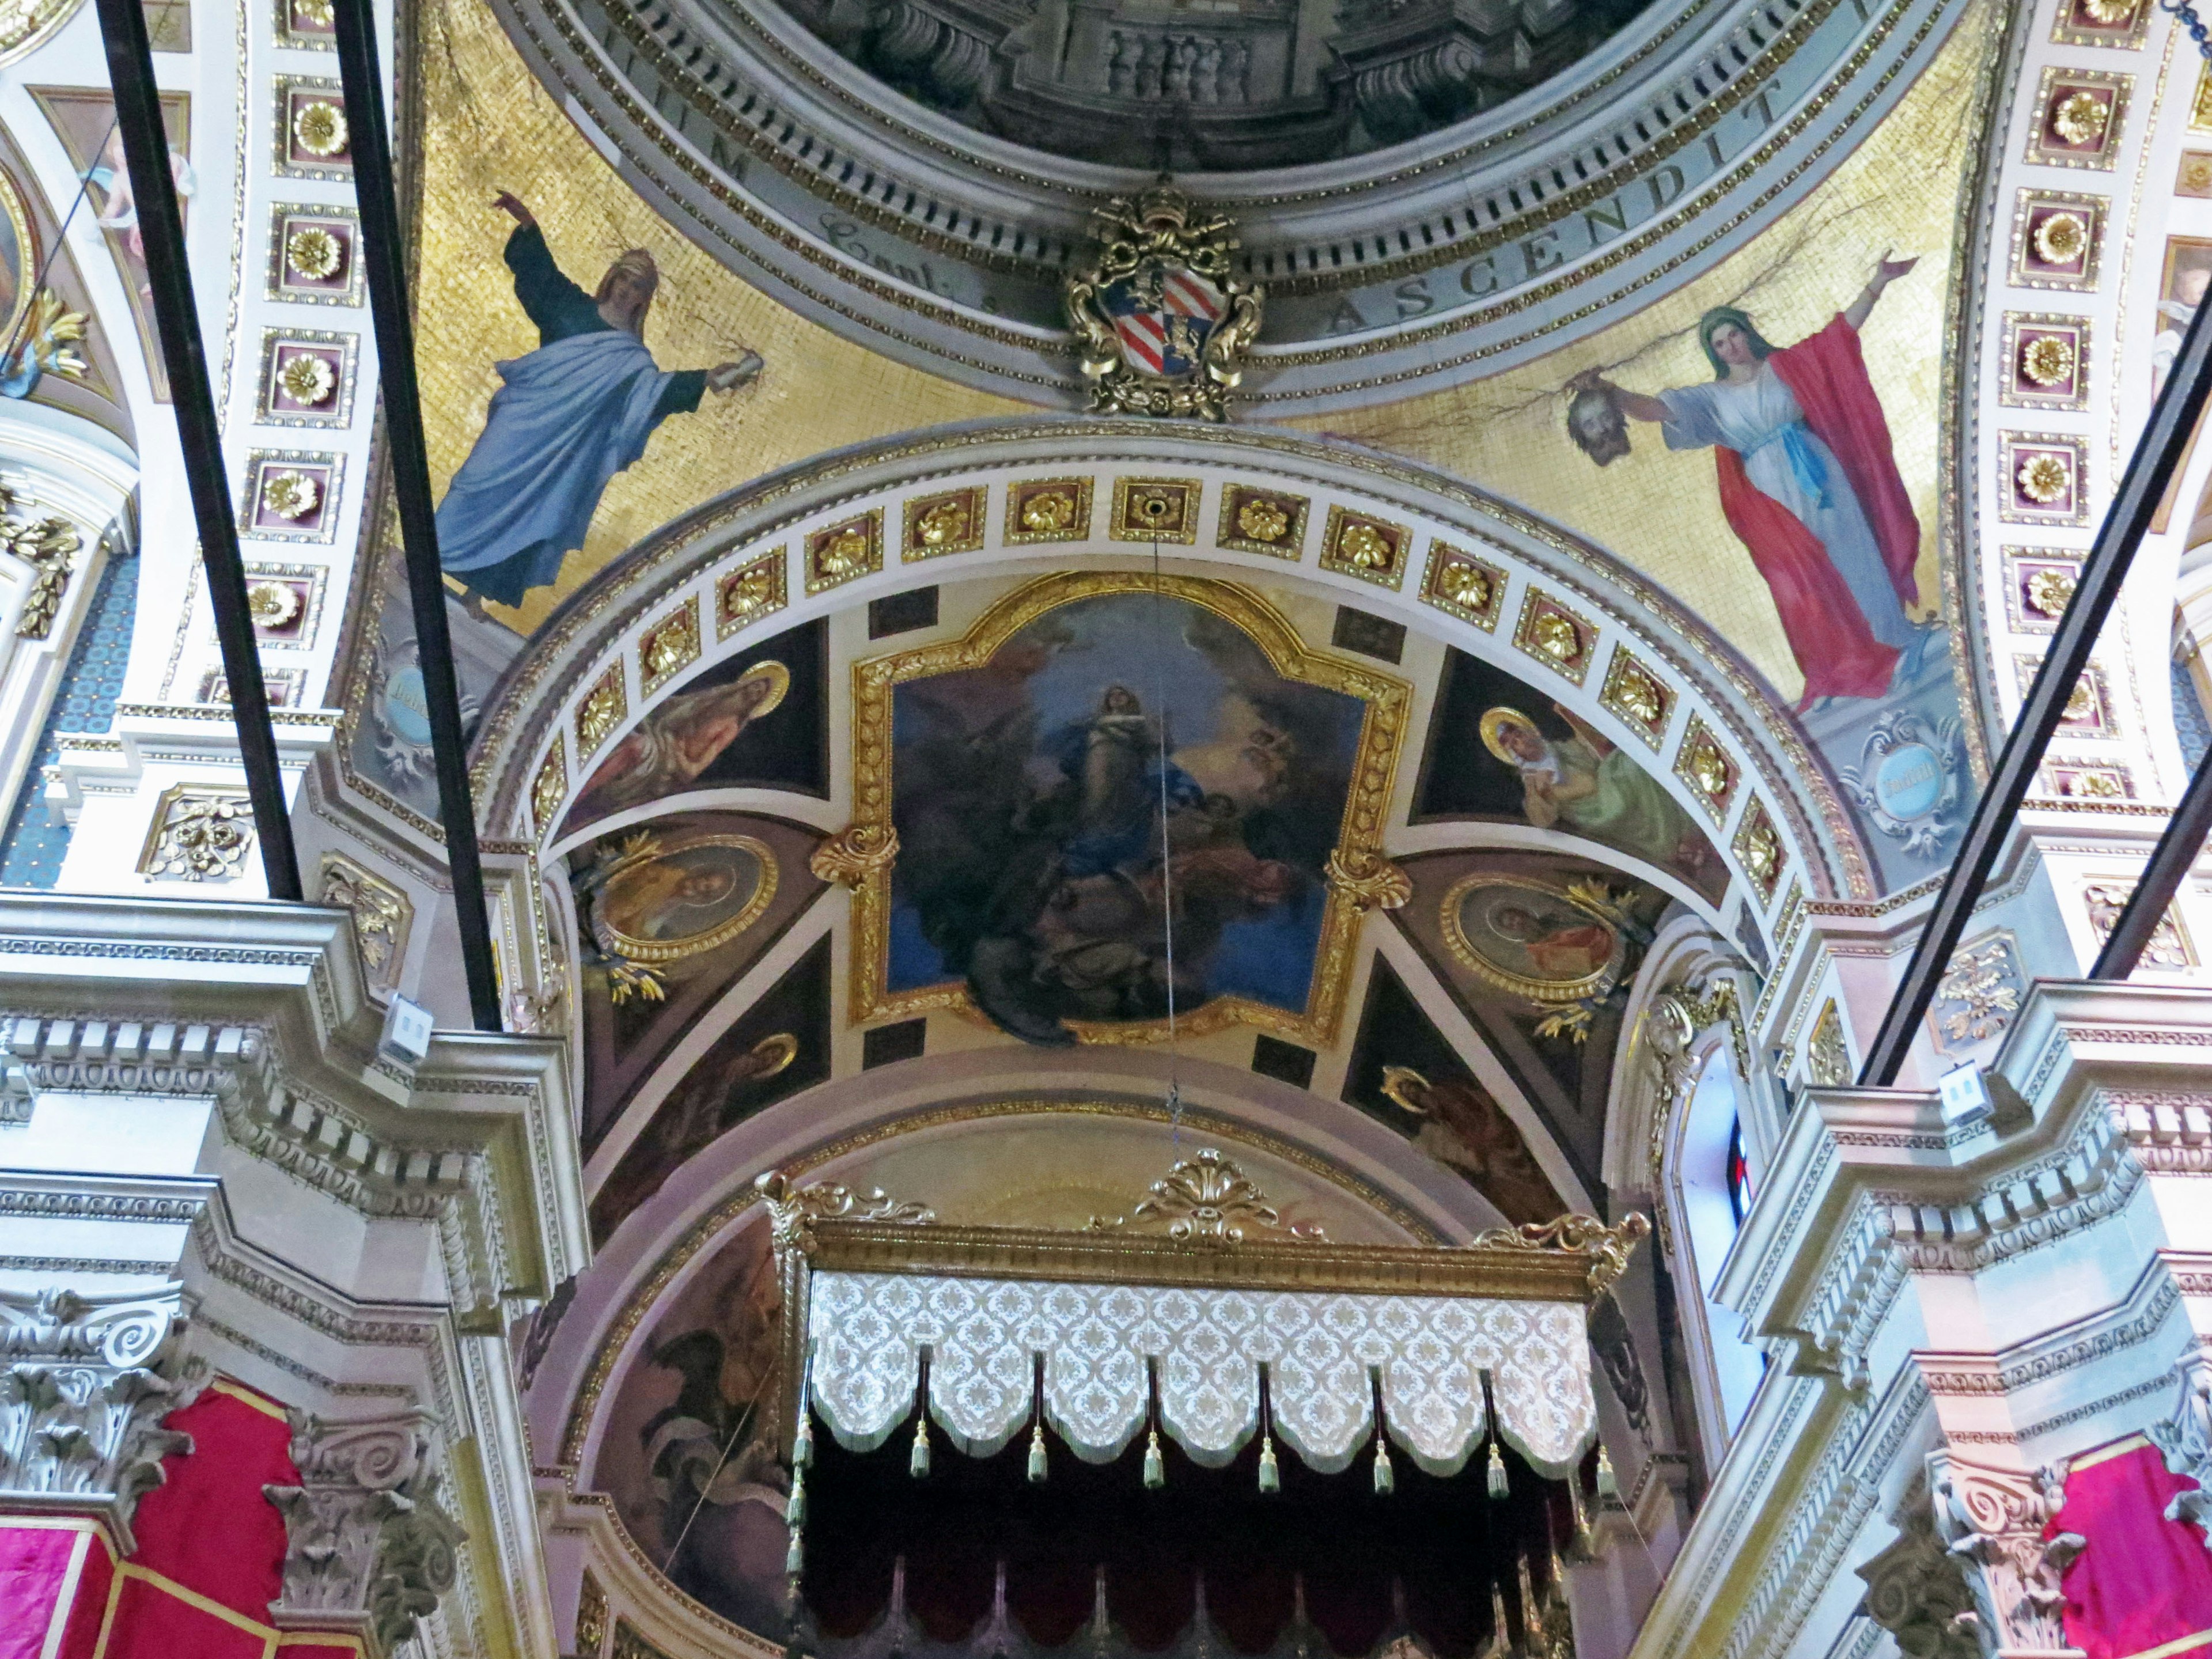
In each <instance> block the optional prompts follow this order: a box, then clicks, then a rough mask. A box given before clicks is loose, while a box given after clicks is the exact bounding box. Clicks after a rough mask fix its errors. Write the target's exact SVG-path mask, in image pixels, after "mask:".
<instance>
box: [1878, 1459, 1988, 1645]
mask: <svg viewBox="0 0 2212 1659" xmlns="http://www.w3.org/2000/svg"><path fill="white" fill-rule="evenodd" d="M1895 1523H1896V1526H1897V1529H1898V1536H1897V1540H1896V1541H1895V1542H1894V1543H1893V1544H1891V1545H1890V1547H1888V1548H1887V1549H1886V1550H1884V1551H1882V1552H1881V1554H1879V1555H1877V1556H1875V1558H1874V1559H1872V1560H1871V1561H1869V1562H1868V1563H1867V1564H1866V1565H1864V1566H1863V1567H1861V1568H1859V1569H1858V1575H1859V1577H1862V1578H1863V1579H1864V1580H1866V1614H1867V1617H1868V1618H1869V1619H1871V1620H1873V1621H1874V1622H1875V1624H1877V1625H1879V1626H1881V1628H1882V1629H1884V1630H1886V1631H1887V1632H1889V1633H1890V1635H1891V1636H1892V1637H1893V1638H1895V1640H1896V1642H1897V1647H1898V1651H1899V1652H1900V1653H1902V1654H1904V1655H1905V1659H1982V1644H1981V1643H1980V1641H1979V1639H1978V1638H1977V1637H1976V1636H1975V1634H1974V1626H1973V1619H1974V1598H1973V1595H1972V1592H1971V1591H1970V1590H1968V1589H1967V1588H1966V1579H1965V1577H1963V1576H1961V1574H1960V1571H1959V1567H1958V1564H1957V1563H1956V1562H1955V1561H1954V1560H1953V1559H1951V1556H1950V1554H1949V1553H1948V1551H1946V1550H1945V1549H1944V1547H1943V1544H1942V1540H1940V1539H1938V1538H1937V1537H1936V1522H1935V1517H1934V1516H1932V1515H1930V1514H1929V1510H1928V1505H1927V1499H1926V1494H1925V1492H1924V1491H1923V1489H1922V1487H1921V1485H1920V1483H1919V1482H1918V1481H1917V1480H1915V1481H1914V1482H1913V1490H1912V1492H1911V1493H1910V1494H1908V1498H1907V1501H1906V1503H1905V1507H1904V1509H1903V1510H1901V1511H1900V1512H1899V1515H1898V1516H1896V1517H1895Z"/></svg>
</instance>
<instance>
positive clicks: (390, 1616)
mask: <svg viewBox="0 0 2212 1659" xmlns="http://www.w3.org/2000/svg"><path fill="white" fill-rule="evenodd" d="M290 1421H291V1425H292V1440H291V1445H290V1455H291V1458H292V1462H293V1463H294V1464H295V1466H296V1467H297V1468H298V1469H299V1471H300V1484H299V1485H298V1486H273V1485H272V1486H264V1487H263V1488H262V1492H264V1494H265V1495H266V1496H267V1498H268V1499H269V1501H270V1503H271V1504H275V1505H276V1509H277V1510H278V1512H279V1513H281V1514H282V1515H283V1517H284V1534H285V1553H284V1568H283V1590H282V1592H281V1593H280V1594H279V1595H278V1596H277V1599H276V1601H271V1602H270V1604H269V1613H270V1618H271V1620H274V1621H275V1623H276V1626H277V1627H278V1628H279V1629H285V1630H327V1631H337V1632H344V1633H346V1634H349V1635H356V1636H361V1637H363V1638H367V1639H368V1642H369V1644H370V1646H371V1650H372V1652H374V1653H378V1654H388V1653H390V1652H392V1650H394V1649H395V1648H397V1647H398V1645H399V1644H402V1643H404V1642H405V1641H406V1640H407V1639H408V1638H410V1637H411V1636H413V1635H414V1634H415V1631H416V1625H417V1624H418V1622H419V1621H420V1620H423V1619H426V1618H428V1616H429V1615H430V1614H432V1613H435V1612H436V1611H437V1608H438V1603H439V1601H440V1599H441V1597H442V1596H444V1595H445V1594H446V1593H447V1591H449V1590H451V1589H453V1585H454V1583H455V1580H456V1578H457V1577H458V1575H459V1565H458V1560H457V1557H456V1552H457V1550H458V1549H459V1546H460V1544H461V1543H462V1542H463V1541H464V1540H465V1536H466V1534H464V1533H463V1532H462V1530H461V1528H460V1527H459V1524H458V1523H457V1522H454V1521H453V1518H452V1517H451V1516H448V1515H447V1513H446V1512H445V1510H443V1509H442V1508H441V1507H440V1505H439V1504H438V1501H437V1487H438V1478H437V1475H436V1474H435V1471H434V1470H433V1468H432V1467H431V1463H430V1450H431V1448H430V1437H429V1433H428V1424H429V1419H428V1415H427V1414H426V1413H420V1412H408V1413H401V1414H399V1415H398V1416H394V1417H387V1418H379V1419H368V1420H364V1421H359V1422H349V1423H332V1422H325V1421H324V1420H322V1419H319V1418H316V1417H313V1416H311V1415H308V1414H307V1413H301V1412H295V1413H291V1418H290Z"/></svg>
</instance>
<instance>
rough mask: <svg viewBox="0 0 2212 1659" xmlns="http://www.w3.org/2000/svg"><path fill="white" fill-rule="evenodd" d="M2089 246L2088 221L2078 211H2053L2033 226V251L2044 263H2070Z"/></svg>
mask: <svg viewBox="0 0 2212 1659" xmlns="http://www.w3.org/2000/svg"><path fill="white" fill-rule="evenodd" d="M2088 246H2089V222H2088V221H2087V220H2086V219H2084V218H2083V217H2081V215H2080V214H2078V213H2054V214H2052V215H2051V216H2050V217H2049V218H2047V219H2045V221H2044V222H2042V223H2041V224H2039V225H2038V226H2037V227H2036V228H2035V251H2036V253H2037V254H2038V255H2039V257H2040V258H2042V259H2043V261H2044V263H2045V264H2053V265H2070V264H2073V263H2074V262H2075V260H2076V259H2079V258H2081V255H2082V253H2083V252H2085V251H2086V250H2087V247H2088Z"/></svg>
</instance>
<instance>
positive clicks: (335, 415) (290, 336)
mask: <svg viewBox="0 0 2212 1659" xmlns="http://www.w3.org/2000/svg"><path fill="white" fill-rule="evenodd" d="M360 351H361V336H359V335H358V334H334V333H330V332H326V331H324V330H321V329H313V328H271V329H265V330H264V331H262V336H261V397H260V406H259V408H258V409H257V410H255V411H254V416H253V418H254V419H255V420H256V421H258V422H260V423H261V424H262V425H264V426H350V425H351V424H352V423H353V389H354V375H355V374H356V369H357V368H358V366H359V356H360Z"/></svg>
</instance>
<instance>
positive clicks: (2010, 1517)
mask: <svg viewBox="0 0 2212 1659" xmlns="http://www.w3.org/2000/svg"><path fill="white" fill-rule="evenodd" d="M1928 1482H1929V1500H1930V1502H1931V1504H1932V1505H1933V1507H1934V1510H1935V1517H1936V1536H1937V1537H1938V1538H1940V1539H1941V1540H1942V1542H1943V1547H1944V1550H1945V1553H1947V1554H1948V1556H1949V1557H1950V1558H1951V1559H1952V1560H1953V1561H1954V1562H1955V1563H1957V1564H1958V1565H1960V1568H1961V1569H1962V1570H1964V1571H1965V1574H1966V1587H1967V1589H1969V1590H1970V1591H1971V1592H1972V1595H1973V1598H1974V1611H1973V1613H1972V1624H1973V1627H1974V1628H1975V1629H1976V1630H1977V1631H1978V1633H1979V1635H1980V1638H1981V1640H1982V1642H1983V1644H1984V1647H1985V1648H1986V1649H1987V1650H1990V1651H1992V1652H1995V1653H1997V1654H2002V1655H2005V1656H2008V1659H2010V1656H2015V1655H2017V1656H2021V1659H2026V1656H2028V1655H2033V1654H2044V1655H2050V1656H2052V1659H2057V1656H2061V1655H2068V1654H2075V1653H2076V1652H2077V1650H2075V1648H2074V1646H2073V1644H2071V1643H2069V1641H2068V1640H2067V1639H2066V1622H2065V1617H2064V1615H2065V1609H2066V1593H2065V1591H2064V1590H2063V1589H2061V1588H2060V1584H2059V1580H2060V1577H2061V1575H2063V1573H2064V1572H2065V1571H2066V1569H2067V1568H2068V1567H2069V1566H2070V1565H2072V1564H2073V1561H2074V1558H2075V1556H2077V1555H2079V1554H2081V1552H2082V1550H2083V1549H2085V1548H2087V1540H2086V1539H2084V1538H2083V1537H2082V1536H2081V1534H2079V1533H2072V1532H2062V1533H2059V1534H2056V1535H2054V1536H2052V1537H2049V1538H2046V1537H2045V1536H2044V1531H2045V1528H2046V1527H2047V1526H2048V1525H2049V1524H2050V1522H2051V1517H2052V1516H2055V1515H2057V1513H2058V1511H2059V1510H2061V1509H2062V1508H2063V1507H2064V1505H2065V1502H2066V1498H2065V1485H2066V1477H2065V1474H2064V1471H2063V1467H2059V1468H2054V1467H2045V1468H2039V1469H2035V1470H2025V1469H2016V1468H1995V1467H1992V1466H1990V1465H1988V1464H1984V1463H1978V1462H1969V1461H1968V1460H1967V1459H1966V1458H1963V1457H1960V1456H1959V1455H1957V1454H1956V1453H1954V1452H1950V1451H1936V1452H1931V1453H1929V1457H1928ZM1959 1622H1960V1624H1961V1625H1964V1624H1966V1618H1964V1617H1962V1618H1961V1619H1960V1620H1959Z"/></svg>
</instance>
